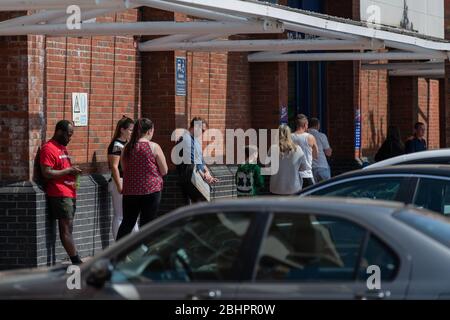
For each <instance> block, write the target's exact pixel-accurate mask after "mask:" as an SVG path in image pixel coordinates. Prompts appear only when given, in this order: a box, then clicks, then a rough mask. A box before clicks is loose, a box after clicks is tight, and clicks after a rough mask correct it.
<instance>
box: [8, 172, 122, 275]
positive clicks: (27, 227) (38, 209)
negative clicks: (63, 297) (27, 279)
mask: <svg viewBox="0 0 450 320" xmlns="http://www.w3.org/2000/svg"><path fill="white" fill-rule="evenodd" d="M108 178H109V177H108V176H102V175H94V176H84V177H83V178H82V179H81V181H80V182H81V186H80V189H79V190H78V198H77V211H76V216H75V220H74V233H73V235H74V240H75V243H76V245H77V249H78V251H79V254H80V256H81V257H86V256H92V255H94V254H96V253H98V252H100V251H101V250H102V249H104V248H106V247H108V246H109V245H110V244H111V243H112V241H113V239H112V236H111V223H112V211H111V208H112V206H111V198H110V195H109V193H108V187H107V179H108ZM67 259H68V256H67V254H66V252H65V250H64V248H63V247H62V245H61V241H60V240H59V231H58V227H57V225H56V224H55V223H54V222H53V221H51V220H50V219H49V218H48V212H47V205H46V198H45V194H44V192H43V191H42V189H41V188H40V187H39V186H38V185H36V184H35V183H33V182H18V183H12V184H7V185H5V184H3V185H2V186H0V270H3V269H13V268H24V267H36V266H45V265H52V264H54V263H57V262H60V261H63V260H67Z"/></svg>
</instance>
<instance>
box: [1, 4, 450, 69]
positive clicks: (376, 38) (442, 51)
mask: <svg viewBox="0 0 450 320" xmlns="http://www.w3.org/2000/svg"><path fill="white" fill-rule="evenodd" d="M71 5H78V6H79V7H80V9H81V13H82V16H81V21H82V22H84V23H82V24H81V28H80V29H75V30H70V29H69V28H67V26H66V24H65V21H66V19H67V17H68V16H69V14H68V13H67V12H66V10H67V8H68V7H69V6H71ZM142 6H146V7H150V8H156V9H161V10H166V11H171V12H179V13H183V14H186V15H189V16H193V17H196V18H199V19H196V20H195V21H191V22H170V21H169V22H168V21H160V22H158V21H156V22H134V23H97V22H95V23H86V22H87V20H90V19H93V18H96V17H99V16H102V15H105V14H111V13H115V12H121V11H124V10H128V9H133V8H138V7H142ZM34 10H36V11H37V12H35V13H33V14H30V12H32V11H34ZM0 11H26V12H29V15H26V16H22V17H18V18H14V19H11V20H8V21H3V22H0V36H7V35H27V34H43V35H48V36H77V37H79V36H97V35H98V36H101V35H107V36H112V35H116V36H120V35H161V36H162V37H159V38H156V39H154V40H150V41H145V42H142V43H140V44H139V50H141V51H172V50H189V51H212V52H215V51H225V52H228V51H236V52H249V55H248V60H249V62H281V61H345V60H361V61H378V60H396V61H409V60H413V61H412V62H411V65H410V67H409V68H408V67H406V65H407V63H402V65H401V66H400V65H399V64H395V63H394V64H392V63H391V64H390V67H386V68H385V69H387V70H389V73H390V74H391V75H393V76H394V75H395V76H398V75H404V74H408V75H409V74H414V72H415V73H416V74H417V75H420V74H421V75H422V74H426V73H427V74H429V75H437V74H438V73H439V76H440V75H441V74H442V72H443V71H444V68H443V65H442V62H443V61H445V60H447V59H449V57H450V43H449V42H447V41H445V40H439V39H433V38H426V37H422V36H417V35H414V34H411V33H408V32H404V31H401V30H398V29H393V28H391V29H389V28H386V27H381V26H376V25H369V26H368V25H363V24H362V23H359V22H355V21H349V20H344V19H340V18H333V17H328V16H324V15H319V14H312V13H309V12H306V11H302V10H296V9H291V8H287V7H283V6H278V5H271V4H268V3H263V2H259V1H254V0H222V1H218V0H0ZM284 31H290V32H294V33H299V32H300V33H304V34H309V35H311V36H313V37H314V38H313V39H273V36H271V38H272V39H269V38H268V39H261V40H224V39H223V38H225V39H226V38H227V37H229V36H231V35H237V34H277V33H278V34H279V33H283V32H284ZM218 38H221V39H220V40H217V39H218ZM380 49H382V50H380ZM311 51H323V52H321V53H311ZM428 61H433V62H434V63H435V64H434V65H433V66H431V65H429V62H428ZM421 64H428V65H425V66H424V67H422V66H420V65H421ZM373 66H375V65H372V64H369V65H367V64H365V65H364V67H363V69H370V68H381V67H373ZM372 70H374V69H372Z"/></svg>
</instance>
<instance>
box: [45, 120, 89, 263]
mask: <svg viewBox="0 0 450 320" xmlns="http://www.w3.org/2000/svg"><path fill="white" fill-rule="evenodd" d="M72 135H73V125H72V123H71V122H70V121H68V120H61V121H59V122H58V123H57V124H56V127H55V133H54V135H53V138H51V139H50V140H49V141H48V142H47V143H45V144H44V145H43V146H42V149H41V153H40V164H41V169H42V174H43V176H44V178H45V179H46V181H45V192H46V194H47V201H48V207H49V213H50V217H51V218H52V219H57V220H58V226H59V236H60V238H61V242H62V244H63V246H64V249H66V252H67V254H68V255H69V257H70V260H71V261H72V263H73V264H81V263H82V261H81V259H80V257H79V256H78V253H77V248H76V247H75V242H74V241H73V236H72V231H73V218H74V215H75V209H76V197H77V194H76V186H75V184H76V177H77V175H79V174H81V170H80V168H78V167H76V166H72V163H71V161H70V157H69V154H68V152H67V149H66V146H67V145H68V144H69V142H70V139H71V137H72Z"/></svg>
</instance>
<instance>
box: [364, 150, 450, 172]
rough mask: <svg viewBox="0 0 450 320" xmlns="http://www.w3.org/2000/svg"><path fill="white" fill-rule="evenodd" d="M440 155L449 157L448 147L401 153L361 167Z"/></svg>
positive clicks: (368, 167)
mask: <svg viewBox="0 0 450 320" xmlns="http://www.w3.org/2000/svg"><path fill="white" fill-rule="evenodd" d="M440 157H449V158H450V148H445V149H436V150H427V151H420V152H414V153H408V154H402V155H400V156H397V157H394V158H390V159H386V160H383V161H379V162H376V163H374V164H371V165H369V166H367V167H365V168H363V169H372V168H378V167H385V166H390V165H394V164H398V163H403V162H407V161H413V160H421V159H430V158H440Z"/></svg>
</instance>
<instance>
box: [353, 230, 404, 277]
mask: <svg viewBox="0 0 450 320" xmlns="http://www.w3.org/2000/svg"><path fill="white" fill-rule="evenodd" d="M399 261H400V260H399V258H398V257H397V255H396V254H395V253H394V251H393V250H392V249H390V248H389V247H388V246H387V245H385V244H384V243H383V242H381V241H380V240H379V239H378V238H377V237H375V236H374V235H370V238H369V241H368V243H367V246H366V248H365V251H364V254H363V256H362V259H361V262H360V266H359V277H358V278H359V280H362V281H366V280H367V278H368V276H370V274H368V272H367V270H368V267H369V266H377V267H379V268H380V279H381V280H384V281H389V280H392V279H394V278H395V276H396V274H397V271H398V268H399Z"/></svg>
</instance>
